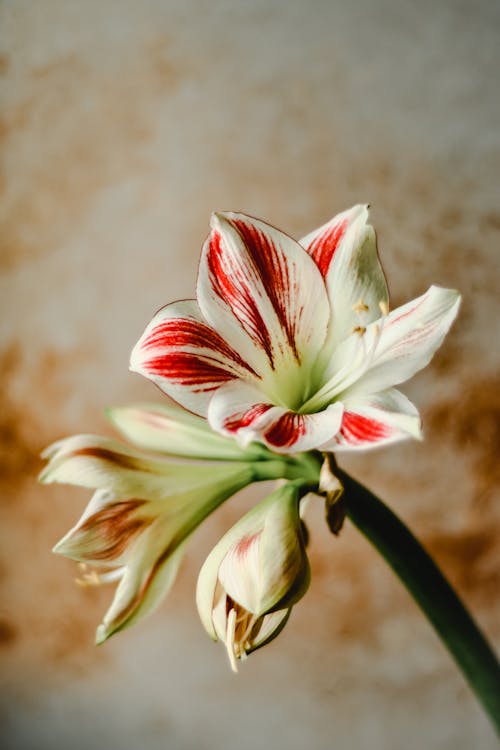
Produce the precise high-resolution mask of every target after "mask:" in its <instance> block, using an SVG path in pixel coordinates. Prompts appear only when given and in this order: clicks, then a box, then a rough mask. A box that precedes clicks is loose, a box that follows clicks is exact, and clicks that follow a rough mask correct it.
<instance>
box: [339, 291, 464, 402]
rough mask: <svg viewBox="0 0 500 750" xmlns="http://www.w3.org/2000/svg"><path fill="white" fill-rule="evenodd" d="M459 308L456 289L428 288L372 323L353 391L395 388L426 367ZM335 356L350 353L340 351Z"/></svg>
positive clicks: (344, 355)
mask: <svg viewBox="0 0 500 750" xmlns="http://www.w3.org/2000/svg"><path fill="white" fill-rule="evenodd" d="M459 306H460V294H459V293H458V292H457V291H456V290H454V289H443V288H442V287H438V286H431V287H430V288H429V289H428V290H427V292H426V293H425V294H423V295H422V296H420V297H417V298H416V299H414V300H412V301H411V302H408V303H407V304H406V305H402V306H401V307H398V308H397V309H396V310H393V311H392V312H391V313H390V314H389V315H388V316H387V317H385V318H382V319H381V320H380V321H378V322H376V323H372V324H371V325H370V326H369V327H368V328H367V330H366V337H365V338H366V346H367V350H368V351H372V353H371V354H370V356H369V358H368V360H367V362H366V365H367V366H366V373H365V374H364V375H363V376H362V377H361V378H360V380H359V381H358V382H356V383H355V384H354V386H353V390H354V391H355V392H358V391H363V392H364V393H367V392H368V393H370V392H377V391H380V390H383V389H385V388H388V387H391V386H393V385H398V383H403V382H404V381H405V380H408V379H409V378H411V377H412V376H413V375H414V374H415V373H416V372H418V371H419V370H421V369H422V368H423V367H425V366H426V365H427V364H429V362H430V360H431V359H432V357H433V355H434V353H435V352H436V350H437V349H438V348H439V347H440V346H441V344H442V342H443V339H444V337H445V336H446V334H447V332H448V330H449V328H450V326H451V324H452V323H453V321H454V320H455V318H456V316H457V313H458V308H459ZM371 342H372V343H371ZM345 343H346V344H347V342H345ZM338 356H339V357H341V358H343V357H346V356H347V357H348V356H349V354H348V353H347V354H346V352H342V351H341V352H339V354H338ZM349 390H351V389H349Z"/></svg>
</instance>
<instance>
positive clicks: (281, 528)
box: [196, 481, 309, 671]
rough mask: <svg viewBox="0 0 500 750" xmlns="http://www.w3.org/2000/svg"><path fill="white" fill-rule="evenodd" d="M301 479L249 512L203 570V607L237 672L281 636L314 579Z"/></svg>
mask: <svg viewBox="0 0 500 750" xmlns="http://www.w3.org/2000/svg"><path fill="white" fill-rule="evenodd" d="M301 484H303V483H301V482H300V481H297V482H290V483H288V484H286V485H283V486H282V487H280V488H278V489H277V490H275V491H274V492H273V493H272V494H271V495H269V497H268V498H267V499H266V500H264V501H262V502H261V503H259V505H257V506H256V507H255V508H253V509H252V510H251V511H250V512H249V513H247V514H246V515H245V516H244V517H243V518H242V519H241V520H240V521H239V522H238V523H237V524H236V525H235V526H234V527H233V528H232V529H231V530H230V531H229V532H228V533H227V534H225V536H224V537H223V538H222V539H221V540H220V542H219V543H218V544H217V545H216V546H215V547H214V549H213V550H212V552H211V553H210V555H209V556H208V558H207V560H206V561H205V564H204V565H203V568H202V569H201V572H200V575H199V578H198V587H197V592H196V600H197V605H198V611H199V613H200V617H201V620H202V622H203V625H204V626H205V629H206V630H207V632H208V633H209V635H210V636H211V637H212V638H213V639H214V640H221V641H223V642H224V644H225V646H226V649H227V652H228V655H229V660H230V663H231V666H232V668H233V670H234V671H236V669H237V667H236V660H237V659H241V658H242V657H245V656H246V655H247V654H249V653H251V652H252V651H255V650H256V649H257V648H260V647H261V646H263V645H264V644H266V643H268V642H269V641H270V640H272V639H273V638H274V637H276V635H277V634H278V633H279V632H280V631H281V629H282V628H283V626H284V625H285V622H286V620H287V619H288V615H289V613H290V608H291V607H292V605H293V604H294V603H295V602H296V601H298V599H300V597H301V596H302V595H303V594H304V593H305V591H306V589H307V586H308V584H309V563H308V560H307V556H306V552H305V545H304V538H303V535H302V525H301V520H300V516H299V498H300V492H301Z"/></svg>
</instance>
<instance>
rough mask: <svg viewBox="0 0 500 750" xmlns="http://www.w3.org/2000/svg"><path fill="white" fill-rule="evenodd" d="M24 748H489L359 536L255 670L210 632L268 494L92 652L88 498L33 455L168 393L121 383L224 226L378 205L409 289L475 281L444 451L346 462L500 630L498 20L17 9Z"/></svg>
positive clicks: (42, 3) (11, 146)
mask: <svg viewBox="0 0 500 750" xmlns="http://www.w3.org/2000/svg"><path fill="white" fill-rule="evenodd" d="M0 29H1V31H0V34H1V56H0V72H1V75H2V78H1V86H2V124H1V135H2V139H3V142H2V147H3V178H2V193H3V194H2V202H1V211H2V219H3V227H2V232H1V238H2V249H1V277H0V303H1V307H2V315H1V316H0V343H1V350H2V360H1V367H2V391H1V399H2V407H1V416H0V419H1V426H0V430H1V433H0V434H1V438H2V459H1V460H2V477H1V482H2V499H3V503H2V511H1V512H2V529H3V539H2V549H1V557H0V573H1V576H2V584H3V595H2V604H1V613H0V616H1V619H0V640H1V646H2V661H3V669H2V675H3V676H2V682H3V690H2V693H3V699H2V704H3V721H4V729H3V737H4V741H3V744H2V746H3V747H5V748H9V750H10V749H11V748H12V749H14V748H15V749H16V750H32V749H33V750H35V749H36V750H49V749H50V750H55V749H56V748H57V749H59V748H61V749H62V748H69V747H71V748H74V749H75V750H89V749H90V748H94V747H96V748H102V747H107V748H109V750H115V749H116V750H118V749H120V750H136V749H137V748H142V749H143V750H156V749H157V748H158V749H159V748H162V749H163V748H172V750H195V749H196V750H198V748H201V749H202V750H226V748H227V749H228V748H234V747H238V748H239V750H250V748H253V747H255V746H256V745H258V746H261V747H265V748H267V747H269V748H271V747H273V748H281V747H283V748H284V747H287V748H289V750H302V748H305V747H309V748H312V750H316V749H318V750H322V749H323V748H335V749H336V750H364V748H370V750H374V749H380V750H400V748H405V749H408V750H413V749H415V750H416V749H417V748H418V750H421V748H431V749H432V750H434V749H439V750H444V749H446V750H448V749H449V750H451V749H452V748H453V750H469V748H471V747H475V748H481V750H489V748H493V747H495V741H494V739H493V735H492V733H491V730H490V728H489V726H488V724H487V722H486V720H485V718H484V717H483V715H482V713H481V711H480V709H479V708H478V707H477V705H476V703H475V701H474V699H473V698H472V696H471V694H470V692H469V690H468V688H467V687H466V686H465V684H464V682H463V680H462V678H461V676H460V675H459V674H458V672H457V670H456V669H455V667H454V665H453V664H452V663H451V661H450V659H449V657H448V655H447V654H446V653H445V651H444V650H443V648H442V646H441V645H440V643H439V642H438V641H437V638H436V637H435V635H434V633H433V632H432V631H431V630H430V628H429V627H428V625H427V624H426V623H425V622H424V620H423V618H422V617H421V616H420V615H419V613H418V611H417V609H416V607H415V606H414V605H413V603H412V602H411V601H410V600H409V598H408V596H407V594H406V593H405V592H404V591H403V590H402V588H401V586H400V584H399V583H398V582H397V581H396V580H395V579H394V577H393V575H392V573H391V572H390V571H389V570H388V569H387V568H386V567H385V566H384V564H383V563H382V562H381V561H379V560H378V559H377V557H376V555H375V553H374V552H373V551H372V550H371V548H369V546H368V544H367V543H366V542H365V541H364V540H363V539H362V538H360V537H359V535H358V533H357V532H356V531H355V530H354V529H353V528H352V527H350V526H348V527H346V529H345V531H344V533H343V534H342V535H341V538H340V539H338V540H336V539H332V538H331V537H330V536H329V535H328V534H327V533H326V531H325V530H324V529H323V526H322V519H321V511H320V509H316V510H315V511H314V510H313V513H312V520H311V527H312V547H311V559H312V568H313V583H312V586H311V589H310V591H309V593H308V595H307V597H306V598H305V599H304V600H303V601H302V603H301V604H300V605H299V606H297V607H296V608H295V610H294V613H293V617H292V619H291V621H290V623H289V624H288V626H287V628H286V630H285V631H284V632H283V634H282V635H281V636H280V637H279V639H278V640H277V641H275V642H274V644H272V645H271V646H269V648H268V649H264V650H262V651H261V652H259V653H258V654H256V655H255V656H254V657H252V658H251V659H250V660H249V661H248V662H247V663H246V664H245V665H244V667H243V668H242V670H241V673H240V674H239V676H238V677H235V676H234V675H233V674H231V673H230V671H229V670H228V668H227V664H226V658H225V654H224V653H223V649H222V647H218V646H215V645H213V644H212V643H211V642H210V641H209V639H208V638H207V636H206V635H205V633H204V631H203V630H202V627H201V625H200V624H199V622H198V619H197V615H196V612H195V606H194V601H193V594H194V583H195V577H196V573H197V570H198V569H199V566H200V564H201V563H202V560H203V559H204V556H205V555H206V553H207V552H208V550H209V548H210V545H211V544H212V543H213V542H215V540H216V539H217V537H218V535H219V534H220V533H221V532H222V531H223V529H225V528H226V527H227V526H228V524H229V523H230V522H232V521H233V520H234V519H235V518H236V517H237V516H238V514H239V512H240V510H239V508H240V507H243V506H244V505H245V504H247V503H248V502H249V497H248V495H247V496H246V499H245V498H243V499H242V500H241V501H240V503H238V501H237V500H236V501H234V502H233V503H232V505H231V504H230V505H228V506H227V508H224V509H223V510H222V511H221V512H219V513H218V514H216V516H215V517H214V519H213V520H211V521H210V522H209V523H208V524H207V527H206V528H205V529H204V530H203V531H202V532H201V533H200V534H199V535H198V537H197V542H196V543H195V544H194V545H193V546H192V548H191V551H190V553H189V557H188V560H187V563H186V564H185V565H184V567H183V570H182V573H181V576H180V579H179V582H178V584H177V586H176V588H175V591H174V592H173V594H172V596H171V598H170V599H169V600H168V601H167V602H166V603H165V604H164V605H163V606H162V607H161V609H160V611H158V612H157V613H156V615H155V616H154V617H152V618H151V619H150V620H148V621H147V622H145V623H144V624H142V625H140V626H138V627H137V628H136V629H132V630H130V631H127V632H125V633H123V634H121V635H119V636H117V637H116V638H115V639H112V640H111V642H109V644H107V645H105V646H104V647H101V648H99V649H96V648H95V647H94V646H93V632H94V627H95V625H96V624H97V623H98V622H99V618H100V616H101V614H102V612H103V611H104V609H105V607H106V602H107V601H108V599H109V596H110V592H109V591H108V590H89V589H85V590H83V589H81V588H78V587H77V586H75V585H74V583H73V578H74V576H75V568H74V566H73V564H72V563H70V562H69V561H66V560H63V559H58V558H55V557H53V556H51V554H50V548H51V546H52V545H53V544H54V543H55V541H56V540H57V539H58V538H59V537H60V536H61V535H62V534H63V533H64V532H65V531H66V530H67V528H68V527H69V525H70V524H72V523H73V522H74V520H76V518H77V517H78V515H79V513H80V511H81V509H82V508H83V505H84V503H85V501H86V499H87V495H88V493H86V492H84V491H77V490H75V489H72V488H64V487H48V488H47V487H44V488H42V487H39V486H37V484H36V483H35V477H36V475H37V472H38V470H39V469H40V461H39V459H38V454H39V451H40V450H41V448H42V447H43V446H44V445H46V444H47V443H49V442H51V441H53V440H54V439H56V438H58V437H61V436H63V435H66V434H70V433H73V432H82V431H90V432H104V431H109V428H108V427H107V425H105V423H104V420H103V418H102V409H103V407H104V406H105V405H107V404H110V403H126V402H128V401H131V400H137V399H140V400H152V401H154V400H159V399H160V398H161V396H160V394H159V392H158V391H157V390H156V389H155V388H154V387H153V386H152V385H151V384H149V383H148V382H146V381H142V380H141V379H140V378H139V377H138V376H133V375H131V374H130V373H129V372H128V370H127V365H128V354H129V351H130V348H131V346H132V345H133V344H134V343H135V340H136V339H137V337H138V336H139V334H140V333H141V332H142V330H143V327H144V325H145V323H146V322H147V321H148V320H149V318H150V316H151V315H152V313H153V312H154V311H155V310H156V309H157V308H158V307H159V306H160V305H162V304H164V303H165V302H168V301H170V300H172V299H175V298H179V297H186V296H187V297H189V296H192V295H193V291H194V281H195V274H196V266H197V258H198V253H199V248H200V245H201V242H202V240H203V238H204V236H205V234H206V232H207V224H208V219H209V215H210V212H211V211H212V210H213V209H215V208H217V209H221V208H222V209H224V208H229V209H243V210H246V211H248V212H250V213H253V214H255V215H259V216H262V217H264V218H267V219H268V220H269V221H271V222H273V223H274V224H276V225H278V226H280V227H282V228H283V229H285V230H287V231H288V232H290V233H292V234H295V235H297V236H300V235H301V234H303V233H305V232H307V231H308V230H309V229H311V228H312V227H314V226H315V225H317V224H319V223H322V222H323V221H325V220H327V219H328V218H329V217H330V216H331V215H332V214H333V213H335V212H337V211H339V210H341V209H343V208H346V207H347V206H349V205H350V204H352V203H354V202H359V201H369V202H370V203H371V204H372V207H373V213H372V215H373V221H374V223H375V225H376V227H377V229H378V234H379V243H380V250H381V255H382V259H383V262H384V265H385V268H386V271H387V273H388V276H389V281H390V284H391V289H392V294H393V303H394V304H398V303H400V302H402V301H404V300H406V299H409V298H410V297H412V296H416V295H418V294H420V293H422V292H423V291H424V290H425V289H426V288H427V287H428V286H429V285H430V284H431V283H433V282H435V283H440V284H442V285H445V286H452V287H457V288H459V289H461V291H462V292H463V297H464V302H463V308H462V312H461V315H460V318H459V321H458V322H457V324H456V325H455V327H454V329H453V331H452V333H451V334H450V336H449V338H448V340H447V342H446V344H445V346H444V347H443V349H442V351H441V352H440V353H439V355H438V356H437V357H436V359H435V361H434V363H433V364H432V366H431V367H429V368H428V369H427V370H426V371H425V372H424V373H422V374H420V375H419V376H418V377H417V378H416V379H415V380H414V381H413V382H411V383H410V384H408V386H407V387H406V392H407V393H408V395H410V396H411V398H412V399H413V400H415V401H416V402H417V403H418V404H419V406H420V407H421V409H422V413H423V416H424V421H425V429H426V441H425V442H424V443H423V444H414V443H412V444H405V445H402V446H400V447H396V448H393V449H388V450H385V451H380V452H375V453H371V454H370V455H360V456H358V457H355V458H352V459H349V460H348V461H347V460H346V461H345V462H344V465H345V466H346V467H347V468H349V469H350V470H351V471H352V472H353V473H354V474H355V475H356V476H357V477H358V478H360V479H362V480H364V481H366V482H367V483H369V485H370V486H371V487H373V488H374V489H375V490H377V491H378V492H379V493H380V494H382V496H384V497H385V498H386V499H387V500H388V501H389V502H390V503H391V504H392V506H393V507H394V508H395V509H396V510H397V511H398V512H399V513H400V514H401V515H402V516H403V517H404V518H405V519H406V520H407V521H408V522H410V524H411V526H412V527H413V529H414V530H415V531H416V532H417V533H418V534H419V536H420V537H421V538H422V539H423V540H424V541H425V542H426V543H427V545H428V546H429V548H430V549H431V550H432V552H433V553H434V554H435V556H436V558H437V559H438V561H439V562H440V563H441V564H442V566H443V568H444V569H445V570H446V572H447V574H448V575H449V577H450V578H451V580H452V581H453V582H454V583H455V584H456V586H457V588H458V589H459V591H460V593H461V594H462V595H463V597H464V599H465V600H466V602H467V603H468V604H469V605H470V607H471V608H472V609H473V611H474V612H475V614H476V616H477V618H478V620H479V621H480V622H481V624H482V626H483V627H484V629H485V631H486V632H487V633H488V634H489V636H490V637H491V638H492V639H493V640H495V639H496V643H497V644H498V643H499V642H500V629H499V625H498V614H499V607H498V583H499V573H498V563H499V559H498V558H499V554H498V549H499V547H498V542H497V535H498V529H499V527H500V505H499V504H498V498H497V500H496V502H495V498H494V494H495V490H496V486H497V485H498V481H499V479H500V477H499V473H498V447H499V442H500V436H499V420H498V416H499V411H500V395H499V389H498V383H497V382H496V381H495V374H496V372H497V371H498V360H499V357H498V336H497V327H498V324H497V321H498V309H499V308H498V270H499V268H498V266H499V263H498V258H499V244H498V240H499V231H498V230H499V227H500V214H499V213H498V192H496V193H495V191H498V169H499V166H500V164H499V161H500V160H499V153H500V149H499V139H498V124H499V115H500V112H499V107H498V101H499V97H498V83H497V75H498V69H499V62H500V60H499V57H500V56H499V54H498V50H499V49H500V43H499V30H500V6H499V5H498V3H497V2H495V0H491V1H488V0H480V1H479V2H475V3H472V2H469V3H467V2H454V1H453V0H445V1H444V2H440V3H437V2H427V1H424V2H419V3H417V2H403V3H401V2H398V1H397V0H375V2H370V0H352V1H351V2H347V0H344V1H340V0H339V2H327V1H326V0H325V1H324V2H320V1H319V0H313V1H312V2H308V3H306V2H300V0H288V1H287V0H268V1H267V2H264V1H261V0H258V1H256V2H250V1H248V2H243V0H239V1H238V0H235V2H223V1H222V0H213V2H205V1H203V0H198V1H196V0H185V1H184V2H182V0H163V1H161V0H156V2H154V1H153V0H149V1H148V2H142V3H138V2H131V1H129V0H123V1H122V2H112V1H111V0H105V1H104V2H78V1H77V0H74V1H73V0H68V1H66V2H65V1H64V0H60V1H59V2H58V1H57V0H39V1H37V0H32V1H31V2H28V1H27V2H23V1H22V0H18V1H17V2H16V1H14V0H9V1H4V2H3V3H2V4H1V19H0Z"/></svg>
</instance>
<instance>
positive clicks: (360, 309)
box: [352, 297, 370, 315]
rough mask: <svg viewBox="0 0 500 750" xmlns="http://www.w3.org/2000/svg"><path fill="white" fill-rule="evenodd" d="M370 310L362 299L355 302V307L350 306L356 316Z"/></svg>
mask: <svg viewBox="0 0 500 750" xmlns="http://www.w3.org/2000/svg"><path fill="white" fill-rule="evenodd" d="M369 309H370V308H369V307H368V305H367V304H366V302H365V301H364V299H363V298H362V297H360V298H359V300H358V301H357V302H356V304H355V305H353V306H352V310H353V312H355V313H356V314H357V315H361V313H364V312H368V310H369Z"/></svg>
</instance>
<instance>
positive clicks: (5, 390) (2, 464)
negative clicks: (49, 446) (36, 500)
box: [0, 344, 43, 484]
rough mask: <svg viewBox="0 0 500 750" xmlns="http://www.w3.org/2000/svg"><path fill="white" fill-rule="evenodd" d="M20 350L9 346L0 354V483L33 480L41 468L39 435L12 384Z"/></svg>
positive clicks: (17, 371)
mask: <svg viewBox="0 0 500 750" xmlns="http://www.w3.org/2000/svg"><path fill="white" fill-rule="evenodd" d="M22 366H23V363H22V356H21V348H20V346H19V345H18V344H12V345H11V346H10V347H8V348H7V349H6V350H5V351H4V352H3V353H1V354H0V373H1V379H2V393H1V396H0V401H1V404H0V445H1V450H0V483H2V484H6V483H7V482H10V481H12V479H14V480H18V479H22V478H24V477H26V476H34V475H35V474H36V471H37V469H38V468H39V467H40V459H39V453H40V450H41V448H42V445H43V444H42V445H41V444H40V443H39V439H38V434H39V433H38V431H37V429H36V428H35V429H33V424H32V422H31V418H30V414H29V410H28V409H27V408H26V407H25V405H23V404H22V403H21V399H17V398H16V394H15V393H14V385H15V383H14V381H15V379H16V377H17V376H18V374H19V371H20V369H21V368H22Z"/></svg>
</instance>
